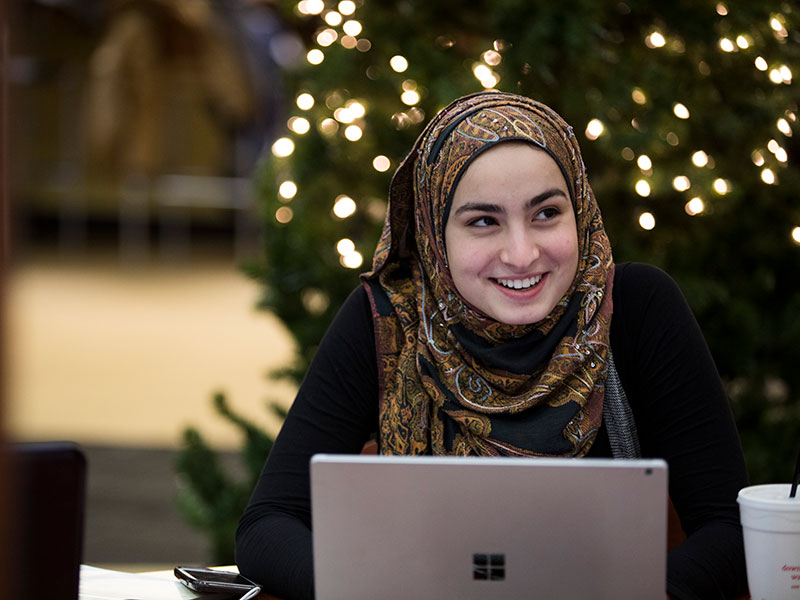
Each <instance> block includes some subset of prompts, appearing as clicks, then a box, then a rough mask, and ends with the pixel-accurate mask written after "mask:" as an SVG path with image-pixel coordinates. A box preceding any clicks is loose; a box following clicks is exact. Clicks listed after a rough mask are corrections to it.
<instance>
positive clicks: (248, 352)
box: [5, 0, 800, 568]
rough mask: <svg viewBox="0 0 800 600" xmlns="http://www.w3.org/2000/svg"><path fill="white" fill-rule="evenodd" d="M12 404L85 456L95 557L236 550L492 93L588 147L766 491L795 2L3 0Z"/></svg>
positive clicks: (795, 250) (789, 288)
mask: <svg viewBox="0 0 800 600" xmlns="http://www.w3.org/2000/svg"><path fill="white" fill-rule="evenodd" d="M7 13H8V14H7V17H8V20H9V31H8V42H9V43H8V46H9V48H8V56H7V68H6V87H7V91H6V101H7V103H8V109H7V111H6V114H7V125H6V130H7V137H8V142H7V144H8V148H9V151H8V164H7V165H6V172H7V173H8V176H9V181H8V182H7V185H8V189H9V198H10V203H11V209H12V210H11V214H12V222H11V237H12V240H11V241H12V246H11V247H12V251H11V257H12V265H11V266H12V269H11V273H10V276H9V278H8V282H7V287H6V304H7V311H6V313H7V316H6V323H7V327H6V329H7V331H6V334H5V335H6V338H5V344H6V354H7V363H8V378H7V379H8V381H7V389H8V393H7V397H8V401H7V403H6V404H7V406H6V413H7V415H6V420H7V424H8V427H7V428H8V430H9V433H10V435H11V436H12V437H14V438H16V439H71V440H74V441H77V442H79V443H81V444H82V445H83V446H84V447H85V449H86V452H87V455H88V458H89V504H88V511H87V539H86V550H85V558H84V560H85V562H88V563H90V564H101V565H102V564H105V565H109V564H110V565H124V566H125V567H126V568H145V567H148V566H151V565H157V566H168V565H171V564H174V563H178V562H186V563H201V562H215V563H221V562H230V561H231V560H232V555H231V552H232V533H233V528H234V527H235V521H236V518H237V517H238V514H239V513H240V511H241V508H242V505H243V503H244V502H246V499H247V496H248V494H249V490H250V488H251V486H252V483H253V479H254V477H255V476H256V475H257V472H258V469H259V466H260V464H261V463H262V462H263V459H264V457H265V455H266V453H267V452H268V451H269V448H270V446H271V441H272V438H273V437H274V435H275V433H276V432H277V430H278V428H279V426H280V419H281V415H282V412H283V410H285V408H286V407H287V406H288V405H289V404H290V402H291V399H292V397H293V392H294V390H295V389H296V386H297V384H298V382H299V380H300V379H301V378H302V374H303V373H304V371H305V368H306V366H307V365H308V362H309V360H310V359H311V357H312V356H313V354H314V350H315V348H316V345H317V343H318V342H319V339H320V337H321V336H322V334H323V333H324V331H325V328H326V327H327V324H328V323H329V322H330V320H331V318H332V316H333V314H334V313H335V311H336V310H337V309H338V306H339V305H340V303H341V302H342V300H343V299H344V297H345V296H346V295H347V293H349V291H350V290H351V289H352V288H353V287H354V286H355V285H357V284H358V273H359V272H361V271H365V270H368V269H369V264H370V263H369V261H370V256H371V254H372V249H373V248H374V245H375V242H376V240H377V238H378V235H379V233H380V226H381V222H382V220H383V217H384V214H385V209H386V202H385V198H386V190H387V188H388V185H389V181H390V177H391V174H392V172H393V171H394V169H395V168H396V167H397V166H398V164H399V163H400V161H401V160H402V158H403V156H404V155H405V153H406V152H407V151H408V149H409V148H410V147H411V145H412V143H413V140H414V139H415V138H416V136H417V135H418V134H419V132H420V130H421V128H422V127H423V125H424V123H425V122H426V121H427V120H428V119H429V118H430V117H431V116H432V115H433V114H435V112H436V111H437V110H439V109H440V108H441V107H443V106H444V105H446V104H447V103H449V102H450V100H452V99H453V98H455V97H457V96H459V95H462V94H467V93H470V92H475V91H478V90H482V89H492V88H496V89H501V90H507V91H516V92H520V93H524V94H528V95H530V96H531V97H534V98H537V99H539V100H542V101H544V102H546V103H548V104H550V105H551V106H553V107H554V108H555V109H556V110H557V111H558V112H560V113H561V114H562V115H563V116H564V117H565V118H566V120H567V121H568V122H569V123H571V124H572V125H573V127H574V129H575V132H576V135H578V137H579V139H580V143H581V146H582V150H583V153H584V159H585V162H586V163H587V166H588V170H589V176H590V181H591V183H592V186H593V189H594V191H595V193H596V195H597V197H598V199H599V201H600V205H601V207H602V209H603V216H604V222H605V225H606V229H607V231H608V232H609V236H610V238H611V241H612V245H613V247H614V253H615V259H616V260H617V261H623V260H637V261H644V262H651V263H653V264H656V265H658V266H660V267H662V268H664V269H666V270H667V271H668V272H669V273H670V274H671V275H672V276H673V277H674V278H675V279H676V281H677V282H678V283H679V285H680V286H681V288H682V289H683V291H684V293H685V294H686V297H687V299H688V300H689V302H690V304H691V306H692V308H693V310H694V312H695V314H696V316H697V318H698V321H699V322H700V324H701V326H702V328H703V330H704V332H705V334H706V337H707V339H708V342H709V345H710V347H711V350H712V353H713V354H714V357H715V360H716V362H717V366H718V368H719V371H720V375H721V376H722V379H723V382H724V383H725V385H726V390H727V392H728V395H729V397H730V400H731V407H732V410H733V412H734V415H735V417H736V420H737V424H738V427H739V431H740V435H741V437H742V442H743V445H744V448H745V453H746V458H747V462H748V469H749V471H750V475H751V479H753V481H754V482H761V481H781V480H788V477H790V474H791V469H792V465H793V462H794V458H795V457H796V454H797V450H798V449H800V438H799V437H798V435H797V432H798V431H800V370H798V369H797V368H796V363H797V339H800V285H798V279H797V273H800V203H798V200H797V199H798V197H800V172H798V169H797V164H796V160H797V152H798V143H797V141H798V136H800V132H799V131H798V121H797V115H798V110H799V108H798V99H799V96H798V94H797V87H796V83H795V82H794V80H793V77H794V74H795V73H796V72H797V70H798V69H799V68H800V64H799V63H800V32H798V26H797V25H798V12H797V7H796V6H795V5H794V4H793V3H790V2H782V1H779V0H768V1H765V2H759V3H753V2H750V1H749V0H748V1H745V0H728V1H719V2H717V1H708V0H704V1H701V2H674V3H669V4H665V3H656V2H652V1H647V0H642V1H634V0H624V1H621V0H598V1H597V2H591V3H586V2H582V1H580V0H567V1H565V2H558V3H553V2H550V1H548V0H534V1H531V0H524V1H523V0H492V1H490V0H478V1H476V2H473V3H470V4H469V6H468V7H467V6H466V5H465V4H464V3H463V2H456V1H454V0H437V1H435V2H431V1H430V0H399V1H398V2H393V3H380V2H376V1H375V0H341V1H338V0H335V1H334V0H300V1H299V2H298V1H297V0H275V1H273V2H270V1H258V0H216V1H215V0H118V1H100V0H14V1H12V2H9V3H8V8H7Z"/></svg>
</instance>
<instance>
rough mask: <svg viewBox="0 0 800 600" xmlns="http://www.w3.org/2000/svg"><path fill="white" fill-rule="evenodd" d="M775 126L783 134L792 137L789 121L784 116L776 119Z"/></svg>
mask: <svg viewBox="0 0 800 600" xmlns="http://www.w3.org/2000/svg"><path fill="white" fill-rule="evenodd" d="M776 127H777V128H778V131H780V132H781V133H782V134H783V135H785V136H787V137H792V127H791V125H789V121H787V120H786V119H784V118H780V119H778V122H777V123H776Z"/></svg>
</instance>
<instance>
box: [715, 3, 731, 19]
mask: <svg viewBox="0 0 800 600" xmlns="http://www.w3.org/2000/svg"><path fill="white" fill-rule="evenodd" d="M717 14H718V15H719V16H721V17H724V16H725V15H727V14H728V7H727V6H725V4H723V3H722V2H720V3H718V4H717Z"/></svg>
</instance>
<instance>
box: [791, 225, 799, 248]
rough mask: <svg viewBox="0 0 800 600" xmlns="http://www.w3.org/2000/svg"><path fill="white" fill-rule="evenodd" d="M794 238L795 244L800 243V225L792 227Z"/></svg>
mask: <svg viewBox="0 0 800 600" xmlns="http://www.w3.org/2000/svg"><path fill="white" fill-rule="evenodd" d="M792 239H793V240H794V243H795V244H800V227H795V228H794V229H792Z"/></svg>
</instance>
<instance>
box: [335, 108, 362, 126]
mask: <svg viewBox="0 0 800 600" xmlns="http://www.w3.org/2000/svg"><path fill="white" fill-rule="evenodd" d="M333 118H334V119H336V120H337V121H339V123H344V124H349V123H352V122H353V121H355V120H356V117H355V115H354V114H353V112H352V111H351V110H350V109H349V108H347V107H346V106H343V107H341V108H337V109H336V110H335V111H333Z"/></svg>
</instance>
